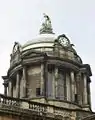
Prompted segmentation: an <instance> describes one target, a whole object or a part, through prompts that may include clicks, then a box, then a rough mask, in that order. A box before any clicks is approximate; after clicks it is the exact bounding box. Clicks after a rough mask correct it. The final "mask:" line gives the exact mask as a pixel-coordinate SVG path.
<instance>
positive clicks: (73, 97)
mask: <svg viewBox="0 0 95 120" xmlns="http://www.w3.org/2000/svg"><path fill="white" fill-rule="evenodd" d="M70 76H71V98H72V102H74V101H75V78H74V72H73V71H72V72H71V75H70Z"/></svg>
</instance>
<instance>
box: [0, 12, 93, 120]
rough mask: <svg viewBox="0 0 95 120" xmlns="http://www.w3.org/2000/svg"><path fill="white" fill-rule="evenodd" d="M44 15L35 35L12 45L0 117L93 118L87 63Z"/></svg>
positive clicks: (37, 119)
mask: <svg viewBox="0 0 95 120" xmlns="http://www.w3.org/2000/svg"><path fill="white" fill-rule="evenodd" d="M44 18H45V21H44V22H43V23H42V27H41V29H40V33H39V35H38V36H36V38H34V39H32V41H28V42H26V43H25V44H24V45H20V44H19V43H18V42H15V44H14V46H13V50H12V54H11V59H10V68H9V69H8V72H7V75H6V76H2V78H3V80H4V83H3V85H4V95H0V116H1V117H0V118H1V119H0V120H3V118H4V120H22V119H23V120H82V119H84V120H85V119H86V120H87V119H90V118H91V119H92V118H93V117H92V116H94V113H93V112H92V110H91V97H90V95H91V94H90V82H91V79H90V76H91V75H92V72H91V68H90V65H89V64H83V62H82V59H81V58H80V56H79V55H78V54H77V52H76V50H75V49H74V47H73V46H74V45H73V44H71V42H70V40H69V38H68V37H67V36H66V35H65V34H62V35H59V36H57V35H56V34H54V33H53V29H52V25H51V21H50V18H49V17H48V16H47V15H45V14H44ZM89 116H90V117H89ZM86 117H87V118H86ZM94 118H95V117H94ZM93 120H94V119H93Z"/></svg>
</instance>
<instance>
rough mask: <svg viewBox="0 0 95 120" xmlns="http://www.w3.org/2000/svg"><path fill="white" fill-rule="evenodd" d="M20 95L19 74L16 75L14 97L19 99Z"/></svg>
mask: <svg viewBox="0 0 95 120" xmlns="http://www.w3.org/2000/svg"><path fill="white" fill-rule="evenodd" d="M19 93H20V76H19V72H18V73H17V75H16V97H17V98H19V95H20V94H19Z"/></svg>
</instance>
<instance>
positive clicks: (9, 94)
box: [8, 81, 12, 97]
mask: <svg viewBox="0 0 95 120" xmlns="http://www.w3.org/2000/svg"><path fill="white" fill-rule="evenodd" d="M8 89H9V90H8V96H10V97H12V81H9V84H8Z"/></svg>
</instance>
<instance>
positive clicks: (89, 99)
mask: <svg viewBox="0 0 95 120" xmlns="http://www.w3.org/2000/svg"><path fill="white" fill-rule="evenodd" d="M88 101H89V105H90V106H91V92H90V82H88Z"/></svg>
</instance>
